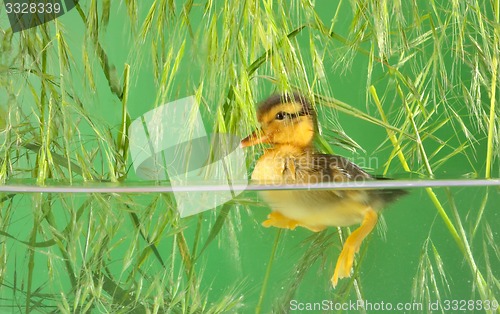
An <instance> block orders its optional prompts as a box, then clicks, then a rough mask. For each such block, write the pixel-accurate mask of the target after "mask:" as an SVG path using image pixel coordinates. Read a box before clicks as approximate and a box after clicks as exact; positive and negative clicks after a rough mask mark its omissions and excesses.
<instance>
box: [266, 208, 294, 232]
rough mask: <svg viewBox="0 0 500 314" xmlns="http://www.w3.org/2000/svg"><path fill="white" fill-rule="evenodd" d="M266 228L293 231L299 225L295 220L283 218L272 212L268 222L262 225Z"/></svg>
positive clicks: (279, 214)
mask: <svg viewBox="0 0 500 314" xmlns="http://www.w3.org/2000/svg"><path fill="white" fill-rule="evenodd" d="M262 225H263V226H264V227H271V226H273V227H277V228H285V229H290V230H293V229H295V228H296V227H297V226H298V225H299V223H298V222H297V221H295V220H293V219H290V218H287V217H285V216H283V215H282V214H281V213H279V212H272V213H270V214H269V215H267V220H266V221H264V222H263V223H262Z"/></svg>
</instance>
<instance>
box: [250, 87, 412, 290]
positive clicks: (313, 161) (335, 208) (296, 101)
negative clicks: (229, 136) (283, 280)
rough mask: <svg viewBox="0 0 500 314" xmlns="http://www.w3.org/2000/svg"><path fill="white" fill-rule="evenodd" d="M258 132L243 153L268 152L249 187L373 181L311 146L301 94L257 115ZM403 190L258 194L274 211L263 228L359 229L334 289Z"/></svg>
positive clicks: (272, 101) (308, 112)
mask: <svg viewBox="0 0 500 314" xmlns="http://www.w3.org/2000/svg"><path fill="white" fill-rule="evenodd" d="M257 118H258V120H259V122H260V124H261V129H260V130H258V131H256V132H254V133H253V134H252V135H250V136H248V137H247V138H245V139H244V140H243V141H242V142H241V144H242V146H243V147H246V146H251V145H255V144H258V143H268V144H271V145H272V146H271V148H268V149H266V150H265V151H264V154H263V155H262V156H261V157H260V158H259V160H258V161H257V163H256V165H255V168H254V171H253V173H252V177H251V179H252V181H253V182H256V183H261V184H308V183H319V182H345V181H363V180H374V178H373V177H372V176H371V175H370V174H368V173H366V172H365V171H364V170H362V169H361V168H359V167H358V166H357V165H355V164H354V163H352V162H350V161H348V160H347V159H345V158H343V157H341V156H335V155H328V154H321V153H319V152H317V151H316V150H315V149H314V147H313V145H312V141H313V138H314V135H315V129H316V116H315V112H314V110H313V108H312V106H311V105H310V104H309V102H308V101H307V100H306V99H305V98H304V97H303V96H301V95H299V94H293V95H287V94H285V95H275V96H272V97H270V98H269V99H268V100H266V101H265V102H264V103H262V104H261V106H260V107H259V110H258V112H257ZM405 193H406V192H405V191H402V190H397V189H394V190H366V189H364V190H353V189H351V190H313V191H308V190H269V191H262V192H260V194H261V196H262V198H263V199H264V201H265V202H266V203H268V204H269V206H270V207H271V208H272V210H273V212H272V213H271V214H270V215H269V216H268V220H266V221H264V222H263V225H264V226H266V227H270V226H274V227H278V228H288V229H295V228H296V227H297V226H301V227H304V228H307V229H309V230H311V231H314V232H318V231H321V230H323V229H325V228H326V227H328V226H335V227H345V226H351V225H354V224H361V226H360V227H359V228H358V229H357V230H355V231H354V232H353V233H352V234H351V235H350V236H349V237H348V238H347V240H346V241H345V243H344V247H343V249H342V252H341V254H340V256H339V258H338V261H337V265H336V267H335V272H334V276H333V277H332V284H333V285H334V286H335V285H336V284H337V281H338V279H339V278H343V277H348V276H350V270H351V268H352V265H353V260H354V254H355V253H356V252H357V251H358V250H359V247H360V245H361V242H362V241H363V239H364V238H365V237H366V236H367V235H368V234H369V233H370V232H371V230H372V229H373V228H374V227H375V225H376V222H377V217H378V215H377V213H378V211H379V210H380V209H382V208H383V207H384V206H385V205H386V204H387V203H389V202H391V201H393V200H395V199H396V198H397V197H398V196H400V195H403V194H405Z"/></svg>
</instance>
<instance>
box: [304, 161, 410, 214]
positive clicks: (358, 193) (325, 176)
mask: <svg viewBox="0 0 500 314" xmlns="http://www.w3.org/2000/svg"><path fill="white" fill-rule="evenodd" d="M295 178H296V180H297V182H300V183H319V182H347V181H365V180H382V179H383V180H389V179H387V178H380V177H377V178H374V177H373V176H371V175H370V174H369V173H367V172H366V171H364V170H363V169H361V168H360V167H358V166H357V165H356V164H354V163H353V162H351V161H349V160H348V159H346V158H344V157H342V156H337V155H329V154H319V153H316V154H312V155H309V156H308V157H304V158H299V160H298V161H296V164H295ZM323 192H328V194H330V195H331V196H333V195H335V196H337V197H340V198H344V197H346V196H348V197H351V198H354V199H357V200H358V201H360V202H362V203H365V202H366V203H368V202H374V207H383V206H384V205H385V204H387V203H389V202H392V201H394V200H396V199H397V198H399V197H400V196H402V195H405V194H407V192H406V191H405V190H400V189H380V190H345V191H344V190H330V191H323ZM315 194H316V193H315ZM332 194H333V195H332ZM318 195H322V196H326V195H325V194H324V193H318ZM318 195H316V196H318Z"/></svg>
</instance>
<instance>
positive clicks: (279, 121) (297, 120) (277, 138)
mask: <svg viewBox="0 0 500 314" xmlns="http://www.w3.org/2000/svg"><path fill="white" fill-rule="evenodd" d="M257 120H258V121H259V123H260V126H261V128H260V129H258V130H256V131H255V132H254V133H252V134H251V135H249V136H248V137H246V138H245V139H243V140H242V141H241V146H242V147H248V146H253V145H256V144H259V143H268V144H271V145H274V146H279V145H290V146H294V147H297V148H306V147H310V146H311V145H312V141H313V139H314V134H315V129H316V113H315V111H314V109H313V107H312V106H311V104H310V103H309V101H308V100H307V99H306V98H305V97H304V96H302V95H300V94H298V93H293V94H281V95H273V96H271V97H269V98H268V99H266V100H265V101H264V102H262V103H261V104H260V106H259V109H258V110H257Z"/></svg>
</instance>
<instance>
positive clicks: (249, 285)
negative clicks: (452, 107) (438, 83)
mask: <svg viewBox="0 0 500 314" xmlns="http://www.w3.org/2000/svg"><path fill="white" fill-rule="evenodd" d="M409 191H410V194H409V195H408V196H407V197H405V198H403V199H401V200H400V201H398V202H397V203H395V204H394V205H392V206H391V207H390V208H388V209H387V210H385V211H384V213H383V218H384V219H383V221H384V223H383V224H379V225H378V227H377V229H376V231H375V232H373V234H372V235H371V236H370V237H369V238H368V240H367V241H365V243H364V245H363V246H362V249H361V251H360V254H359V255H357V259H356V267H357V268H356V274H355V276H354V278H355V279H356V280H355V281H354V282H353V281H352V280H350V279H342V280H340V282H339V285H338V286H337V287H336V289H333V288H332V287H331V284H330V277H331V276H332V273H333V268H334V265H335V262H336V259H337V256H338V253H339V248H340V244H339V238H338V230H337V229H335V228H329V229H328V230H325V231H323V232H320V233H316V234H315V233H312V232H310V231H308V230H304V229H301V228H298V229H296V230H294V231H291V230H280V229H276V228H264V227H262V226H261V222H262V221H263V220H265V217H266V215H267V214H268V212H269V210H268V209H267V208H266V207H265V205H263V204H261V206H255V205H254V206H251V207H243V205H235V206H232V207H226V208H219V209H217V210H212V211H207V212H204V213H202V214H199V215H196V216H192V217H188V218H184V219H181V220H179V221H178V222H176V223H175V226H174V224H173V223H172V220H171V219H172V210H173V209H172V208H169V206H170V205H169V199H170V198H171V195H167V194H162V195H160V194H144V195H136V194H61V193H53V194H15V195H12V194H11V195H5V194H4V197H5V198H4V208H3V211H2V217H3V222H4V224H5V225H6V227H4V228H3V229H2V238H3V241H2V246H1V247H2V251H1V256H2V261H3V263H2V265H3V266H2V280H3V287H2V290H1V291H2V292H1V298H2V303H1V306H2V312H6V313H7V312H18V311H22V309H23V308H24V307H25V301H26V298H27V295H26V292H25V291H26V287H27V285H28V280H30V279H29V278H31V280H32V282H31V287H32V288H31V289H32V292H31V293H32V294H31V296H30V298H31V300H30V303H31V304H30V306H31V307H32V309H33V310H34V312H51V311H56V312H58V311H60V310H62V308H64V304H65V302H67V303H68V306H70V307H72V308H73V309H83V308H84V307H85V306H86V305H88V304H89V303H88V299H87V300H86V298H85V293H90V294H92V295H94V298H96V297H97V296H98V295H101V298H102V299H101V300H99V299H96V300H95V301H94V302H93V304H92V305H91V308H90V310H91V311H92V312H102V311H113V312H114V311H117V312H120V311H121V312H129V311H135V312H143V311H144V310H145V307H149V308H153V307H151V306H152V305H153V304H157V306H160V308H159V309H160V312H172V313H176V312H183V311H188V312H190V311H194V312H200V311H201V312H204V311H205V310H203V308H204V307H205V309H208V308H212V309H214V307H215V309H216V308H217V306H220V307H221V308H219V309H220V310H221V312H231V313H253V312H255V309H256V308H257V306H259V307H260V310H261V313H269V312H271V310H274V311H275V312H288V311H290V310H294V309H297V310H298V312H302V311H299V310H300V309H307V308H308V306H310V307H312V308H313V309H314V308H315V306H316V309H317V311H315V312H313V313H316V312H317V313H321V312H325V311H326V309H328V310H330V309H338V308H339V307H341V306H344V307H346V306H349V308H347V309H348V311H347V312H353V311H352V309H353V306H354V305H353V304H356V306H359V304H358V303H357V302H365V303H363V304H364V306H366V307H367V309H368V310H369V309H370V307H369V306H370V305H371V306H373V307H374V309H377V306H379V307H381V308H383V309H384V307H383V306H384V305H383V304H385V306H386V307H385V309H388V308H387V306H394V307H396V306H401V304H404V303H411V304H412V305H405V306H413V307H415V306H416V307H417V308H416V310H413V311H404V312H407V313H420V312H421V310H419V308H418V306H424V307H425V308H428V307H429V306H434V302H437V301H441V306H443V307H446V306H450V307H451V306H454V304H453V303H449V304H448V303H447V302H454V301H453V300H462V301H460V303H458V305H456V306H458V309H460V308H461V307H463V306H471V305H470V304H469V303H464V302H465V301H464V300H467V302H472V301H468V300H473V301H474V302H477V303H475V305H474V306H475V307H473V308H474V309H476V312H482V311H480V310H479V308H478V306H481V305H484V306H487V302H486V300H482V299H481V296H480V293H479V291H478V288H477V287H476V285H475V284H474V281H475V280H474V276H473V272H472V271H471V266H470V264H469V263H468V259H466V258H465V257H464V254H463V253H462V252H461V249H460V248H459V245H458V244H457V242H456V241H455V239H454V238H453V236H452V235H451V233H450V231H449V229H448V227H447V226H446V224H445V223H444V222H443V219H442V217H441V216H440V215H439V214H438V213H437V211H436V208H435V206H434V205H433V203H432V202H431V200H430V199H429V197H428V194H427V192H426V191H425V190H424V189H417V188H415V189H410V190H409ZM433 191H434V192H435V193H436V195H437V197H438V198H439V199H440V200H441V201H442V204H443V206H444V209H445V211H446V213H447V215H448V216H449V217H450V219H451V221H452V222H453V225H455V226H460V225H461V227H463V232H464V234H465V238H466V239H467V241H468V246H469V249H470V252H471V254H472V257H473V261H474V262H475V263H476V265H477V267H478V270H479V271H481V273H482V275H483V276H484V280H485V283H486V287H488V289H491V291H490V292H491V293H492V294H491V299H490V300H491V302H493V304H494V302H495V301H494V298H495V296H496V297H498V293H497V292H498V287H496V286H495V285H496V284H495V283H494V282H493V281H492V280H493V279H492V277H491V276H495V277H498V275H499V274H498V271H499V270H500V256H499V255H498V253H499V248H498V243H499V240H500V239H499V238H500V235H499V233H498V227H497V226H498V222H499V221H500V215H499V213H498V210H497V208H498V203H499V201H500V193H499V189H498V187H486V188H485V187H454V188H434V189H433ZM255 199H256V195H255V192H245V193H243V194H241V195H240V197H239V200H237V201H236V203H242V204H244V203H248V201H254V200H255ZM256 205H258V204H256ZM228 208H229V210H228V212H227V216H225V220H224V224H223V226H222V228H221V229H220V230H218V231H217V236H216V237H215V238H213V239H211V236H210V234H211V232H214V230H216V229H217V222H216V221H217V219H220V217H222V216H224V215H225V213H226V212H225V211H226V210H227V209H228ZM480 212H481V214H482V216H481V220H480V221H479V227H478V228H477V230H476V231H475V233H474V227H475V226H476V224H477V223H478V216H479V214H480ZM135 219H137V220H135ZM176 228H177V229H176ZM34 230H36V236H35V237H32V234H33V232H34ZM179 230H182V231H181V232H180V233H179ZM457 231H458V233H459V234H460V233H461V232H462V231H461V230H457ZM141 233H142V234H143V235H141ZM145 238H148V239H150V243H154V249H155V250H157V252H158V255H155V252H154V249H153V247H152V246H148V241H147V240H145ZM207 243H208V244H207ZM184 245H185V246H186V249H187V251H185V250H184V249H182V248H183V247H184ZM205 245H207V246H206V247H205ZM202 248H204V249H202ZM182 252H184V253H182ZM183 254H184V255H185V256H184V258H183V256H182V255H183ZM194 257H196V258H194ZM193 260H195V262H194V264H193V266H192V269H190V270H189V271H188V270H186V267H189V265H192V264H191V263H193ZM270 263H271V264H270ZM72 280H73V281H74V282H73V283H72ZM264 283H265V285H264ZM76 291H77V293H75V292H76ZM91 291H92V292H91ZM78 297H79V298H78ZM160 297H161V298H162V299H158V298H160ZM63 300H65V301H63ZM359 300H362V301H359ZM481 300H482V301H481ZM497 300H498V299H497ZM330 301H331V302H333V303H330ZM315 303H316V304H315ZM400 303H401V304H400ZM398 304H399V305H398ZM429 304H432V305H429ZM436 304H437V303H436ZM464 304H465V305H464ZM478 304H479V305H478ZM223 306H227V308H224V307H223ZM318 306H321V307H320V308H318ZM425 308H424V309H425ZM344 309H346V308H344ZM407 309H408V308H407ZM413 309H415V308H413ZM431 309H432V308H431ZM451 309H452V308H450V311H445V312H447V313H450V312H457V313H458V312H459V311H451ZM466 310H467V311H465V312H470V311H469V310H470V309H469V308H466ZM357 311H361V307H356V311H355V312H357ZM367 312H369V313H370V312H372V311H367ZM398 312H403V311H398Z"/></svg>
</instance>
